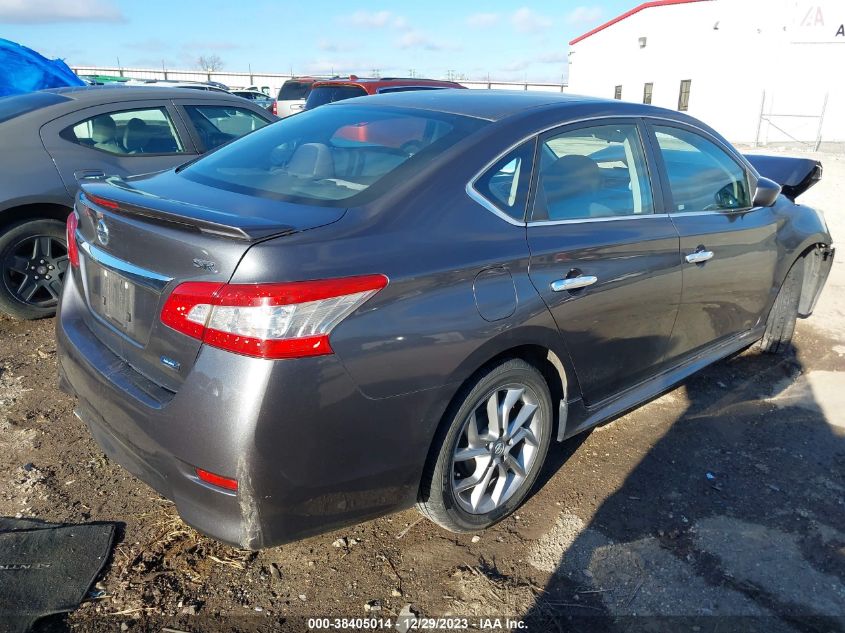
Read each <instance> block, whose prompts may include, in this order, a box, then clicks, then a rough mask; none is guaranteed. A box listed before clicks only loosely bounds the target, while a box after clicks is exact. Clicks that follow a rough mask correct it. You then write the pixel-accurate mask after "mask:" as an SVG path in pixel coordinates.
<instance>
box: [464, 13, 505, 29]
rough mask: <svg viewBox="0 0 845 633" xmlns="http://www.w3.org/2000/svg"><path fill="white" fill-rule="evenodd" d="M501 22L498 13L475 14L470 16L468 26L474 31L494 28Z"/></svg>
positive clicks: (467, 20)
mask: <svg viewBox="0 0 845 633" xmlns="http://www.w3.org/2000/svg"><path fill="white" fill-rule="evenodd" d="M498 21H499V14H498V13H473V14H472V15H468V16H467V19H466V22H467V26H469V27H470V28H474V29H484V28H487V27H489V26H493V25H494V24H496V23H497V22H498Z"/></svg>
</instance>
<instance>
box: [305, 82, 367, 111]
mask: <svg viewBox="0 0 845 633" xmlns="http://www.w3.org/2000/svg"><path fill="white" fill-rule="evenodd" d="M366 94H367V91H366V90H364V89H363V88H361V87H360V86H317V87H316V88H314V89H313V90H312V91H311V94H309V95H308V100H307V101H306V102H305V109H306V110H310V109H311V108H316V107H317V106H321V105H325V104H327V103H333V102H335V101H343V100H344V99H351V98H352V97H363V96H365V95H366Z"/></svg>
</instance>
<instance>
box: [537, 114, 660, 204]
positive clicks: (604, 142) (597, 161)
mask: <svg viewBox="0 0 845 633" xmlns="http://www.w3.org/2000/svg"><path fill="white" fill-rule="evenodd" d="M539 169H540V173H539V177H538V181H537V194H536V196H535V198H536V199H535V203H534V212H533V216H532V219H533V220H535V221H536V220H541V221H542V220H552V221H556V220H581V219H588V218H601V217H612V216H627V215H642V214H648V213H652V212H653V205H652V195H651V183H650V181H649V178H648V171H647V168H646V161H645V157H644V152H643V146H642V142H641V140H640V135H639V131H638V128H637V125H636V124H624V125H598V126H590V127H581V128H577V129H575V130H571V131H567V132H563V133H559V134H556V133H551V134H549V135H548V136H545V137H543V138H542V139H541V145H540V166H539Z"/></svg>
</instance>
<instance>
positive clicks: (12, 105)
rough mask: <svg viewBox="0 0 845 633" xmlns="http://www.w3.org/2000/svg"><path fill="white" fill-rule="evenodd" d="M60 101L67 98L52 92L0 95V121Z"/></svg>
mask: <svg viewBox="0 0 845 633" xmlns="http://www.w3.org/2000/svg"><path fill="white" fill-rule="evenodd" d="M62 101H68V98H67V97H63V96H62V95H57V94H55V93H52V92H29V93H27V94H23V95H12V96H9V97H2V98H0V123H2V122H3V121H8V120H10V119H14V118H15V117H18V116H21V115H22V114H26V113H27V112H35V111H36V110H40V109H41V108H46V107H48V106H51V105H55V104H57V103H61V102H62Z"/></svg>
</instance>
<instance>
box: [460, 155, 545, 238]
mask: <svg viewBox="0 0 845 633" xmlns="http://www.w3.org/2000/svg"><path fill="white" fill-rule="evenodd" d="M533 158H534V141H528V142H527V143H523V144H522V145H520V146H519V147H518V148H516V149H515V150H513V151H512V152H509V153H508V154H507V155H506V156H504V157H503V158H501V159H500V160H499V161H498V162H496V164H494V165H493V166H492V167H490V169H488V170H487V171H486V172H484V173H483V174H482V175H481V176H480V177H479V178H478V180H476V181H475V184H474V185H473V186H474V188H475V190H476V191H477V192H478V193H480V194H481V195H482V196H484V197H485V198H486V199H487V200H488V201H489V202H491V203H493V205H495V207H496V208H497V209H499V210H500V211H503V212H504V213H506V214H507V215H509V216H510V217H512V218H514V219H515V220H519V221H520V222H521V221H523V220H524V219H525V203H526V201H527V200H528V187H529V183H530V181H531V161H532V160H533Z"/></svg>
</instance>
